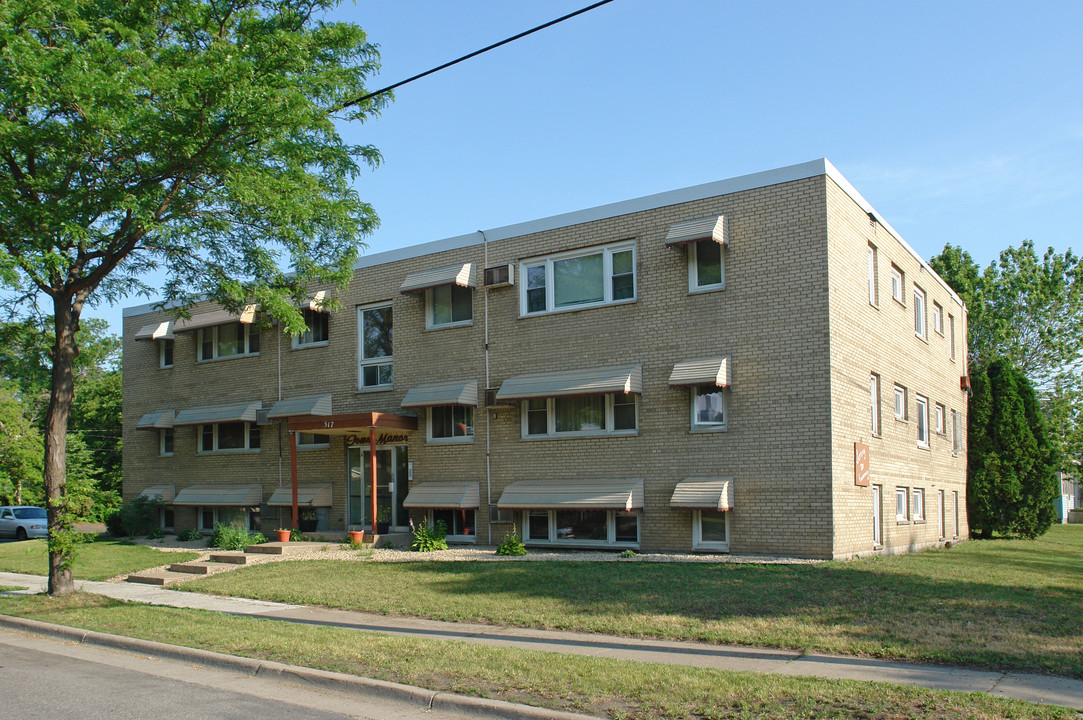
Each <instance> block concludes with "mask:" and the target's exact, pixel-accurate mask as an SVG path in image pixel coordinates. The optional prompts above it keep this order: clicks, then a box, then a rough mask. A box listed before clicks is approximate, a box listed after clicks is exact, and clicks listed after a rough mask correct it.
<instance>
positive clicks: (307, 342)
mask: <svg viewBox="0 0 1083 720" xmlns="http://www.w3.org/2000/svg"><path fill="white" fill-rule="evenodd" d="M301 314H302V315H303V316H304V318H305V331H304V332H303V333H301V334H300V335H298V336H296V337H295V338H293V347H295V348H303V347H313V346H319V345H326V344H327V341H328V328H327V326H328V323H329V321H330V319H331V315H330V314H329V313H325V312H321V311H319V310H313V309H312V308H305V309H304V310H302V311H301Z"/></svg>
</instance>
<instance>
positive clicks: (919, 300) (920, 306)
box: [914, 285, 926, 340]
mask: <svg viewBox="0 0 1083 720" xmlns="http://www.w3.org/2000/svg"><path fill="white" fill-rule="evenodd" d="M914 334H915V335H917V336H918V337H919V338H921V339H922V340H925V339H926V333H925V291H924V290H922V289H921V288H919V287H918V286H917V285H915V286H914Z"/></svg>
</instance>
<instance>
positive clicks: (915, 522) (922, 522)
mask: <svg viewBox="0 0 1083 720" xmlns="http://www.w3.org/2000/svg"><path fill="white" fill-rule="evenodd" d="M914 524H915V525H924V524H925V520H915V521H914Z"/></svg>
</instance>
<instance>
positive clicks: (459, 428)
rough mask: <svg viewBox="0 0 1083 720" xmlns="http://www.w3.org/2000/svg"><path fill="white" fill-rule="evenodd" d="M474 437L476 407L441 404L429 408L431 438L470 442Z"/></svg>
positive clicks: (433, 439)
mask: <svg viewBox="0 0 1083 720" xmlns="http://www.w3.org/2000/svg"><path fill="white" fill-rule="evenodd" d="M473 439H474V408H473V407H471V406H469V405H440V406H437V407H431V408H429V440H430V441H442V442H451V441H458V442H469V441H471V440H473Z"/></svg>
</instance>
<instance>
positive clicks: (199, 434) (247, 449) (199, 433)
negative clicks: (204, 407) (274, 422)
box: [196, 422, 263, 455]
mask: <svg viewBox="0 0 1083 720" xmlns="http://www.w3.org/2000/svg"><path fill="white" fill-rule="evenodd" d="M234 424H235V423H204V424H203V425H197V426H196V454H197V455H238V454H241V453H258V452H259V451H260V447H259V446H260V444H261V443H262V441H263V437H262V433H260V432H259V427H258V426H257V425H256V424H255V423H250V422H246V423H244V447H243V448H225V449H219V447H218V443H219V437H218V431H219V429H220V427H221V426H222V425H234ZM206 427H211V428H212V431H211V432H212V433H213V435H212V438H213V440H212V449H211V450H204V449H203V433H204V428H206ZM253 429H255V430H256V433H257V435H259V436H260V443H257V444H256V446H255V447H252V430H253Z"/></svg>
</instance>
